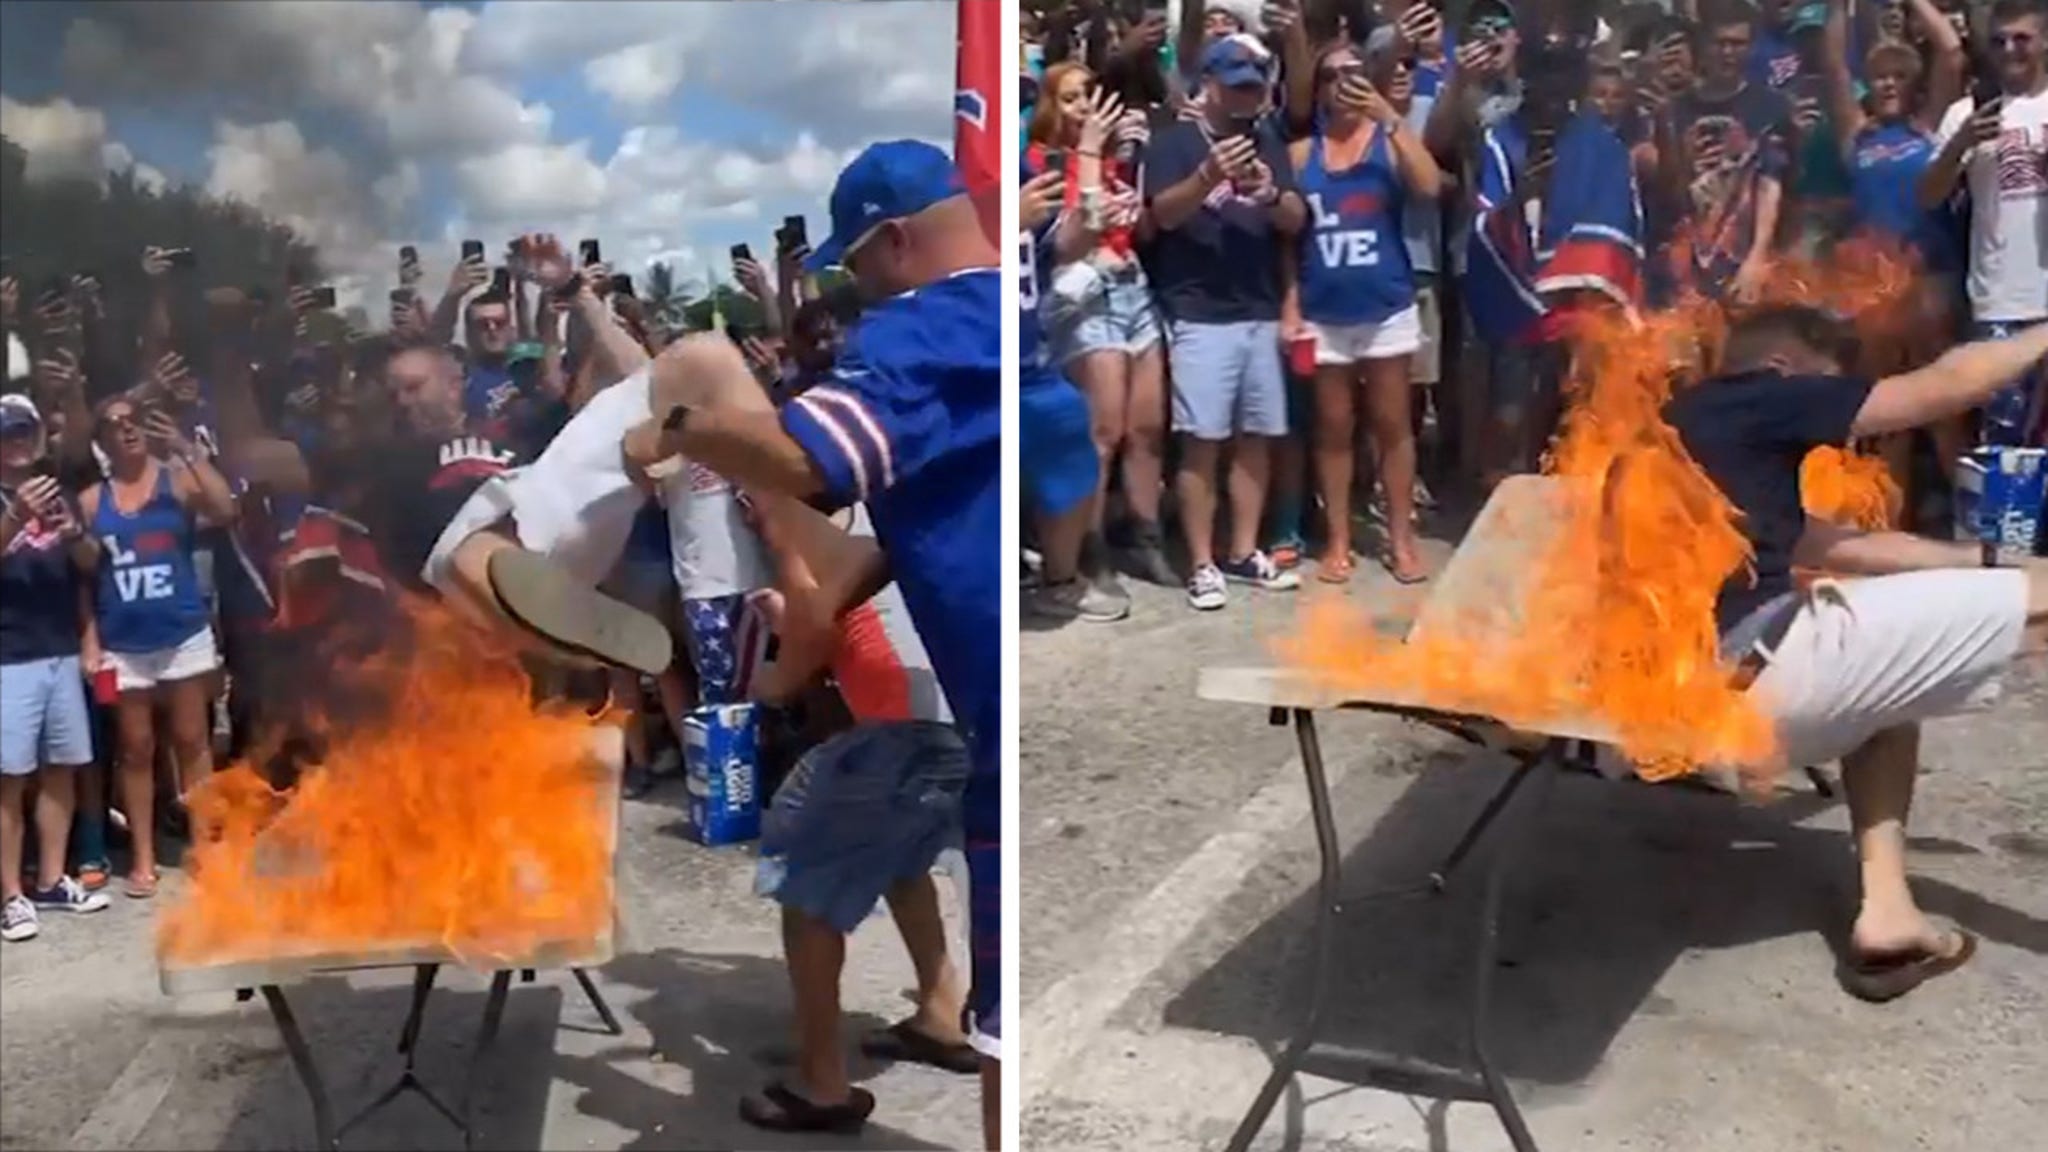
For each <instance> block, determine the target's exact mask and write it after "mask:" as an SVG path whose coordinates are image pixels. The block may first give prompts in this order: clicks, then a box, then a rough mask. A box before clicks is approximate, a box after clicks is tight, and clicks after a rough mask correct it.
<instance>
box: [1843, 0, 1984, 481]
mask: <svg viewBox="0 0 2048 1152" xmlns="http://www.w3.org/2000/svg"><path fill="white" fill-rule="evenodd" d="M1905 7H1906V9H1907V10H1908V12H1909V14H1910V16H1911V18H1912V21H1913V23H1914V25H1915V26H1917V28H1918V29H1919V32H1920V35H1921V37H1922V39H1923V40H1924V41H1925V45H1926V47H1925V52H1926V55H1925V57H1923V56H1922V50H1921V49H1920V48H1916V47H1915V46H1913V45H1912V44H1910V43H1907V42H1905V41H1903V40H1894V39H1883V40H1880V41H1878V43H1877V44H1876V46H1875V47H1873V48H1871V49H1870V51H1869V53H1868V54H1867V55H1866V56H1865V58H1864V67H1863V71H1864V75H1865V76H1866V77H1867V78H1868V83H1869V86H1870V92H1869V96H1868V97H1867V99H1863V100H1858V99H1857V95H1856V83H1855V79H1854V78H1853V77H1852V76H1851V74H1850V67H1849V52H1850V48H1849V44H1850V29H1849V18H1848V14H1847V12H1846V11H1845V10H1844V5H1843V3H1842V2H1841V0H1833V2H1832V3H1830V4H1829V10H1828V25H1827V29H1826V34H1825V36H1824V37H1823V40H1822V44H1823V50H1822V58H1823V68H1824V70H1825V72H1826V77H1827V90H1828V95H1829V102H1830V104H1831V105H1832V107H1831V108H1830V109H1829V114H1830V117H1831V119H1832V120H1833V122H1834V125H1835V130H1836V133H1837V143H1838V144H1839V145H1840V147H1841V149H1842V154H1843V156H1844V158H1845V159H1846V160H1847V161H1848V166H1849V191H1850V200H1851V204H1852V213H1853V214H1852V230H1853V231H1854V232H1855V233H1856V234H1858V235H1860V236H1862V237H1865V238H1868V239H1872V240H1875V241H1876V242H1878V243H1880V244H1884V245H1888V246H1896V247H1899V248H1903V249H1904V250H1905V252H1906V253H1907V254H1908V255H1909V256H1911V257H1912V258H1913V259H1916V260H1918V261H1919V263H1920V265H1921V267H1922V268H1923V269H1924V270H1925V274H1924V275H1923V276H1922V277H1921V278H1920V281H1919V290H1920V296H1919V298H1918V300H1917V302H1916V303H1917V307H1916V308H1915V309H1914V313H1913V317H1914V328H1915V330H1914V331H1912V332H1910V333H1908V334H1906V335H1905V336H1904V337H1903V339H1901V340H1900V341H1899V342H1898V344H1897V355H1898V362H1895V363H1888V364H1870V365H1864V366H1862V367H1863V368H1864V370H1866V371H1870V372H1891V371H1906V370H1908V369H1911V368H1916V367H1919V366H1920V365H1922V364H1925V363H1926V362H1928V361H1929V360H1932V359H1933V358H1934V357H1935V356H1937V355H1939V354H1940V353H1941V352H1943V351H1944V350H1946V349H1947V348H1948V347H1949V345H1950V344H1952V343H1953V342H1954V340H1955V336H1956V322H1957V317H1958V314H1959V313H1958V304H1959V301H1960V299H1961V294H1962V289H1961V285H1960V278H1961V274H1962V267H1963V259H1962V246H1961V243H1960V238H1959V233H1958V230H1957V228H1956V226H1955V219H1954V215H1953V213H1952V212H1951V210H1950V208H1949V206H1948V205H1945V204H1944V205H1937V206H1936V207H1934V208H1931V209H1930V208H1925V207H1923V206H1922V205H1921V202H1920V178H1921V176H1922V175H1923V174H1924V173H1925V172H1926V171H1927V168H1928V165H1930V164H1931V163H1933V161H1934V158H1935V156H1936V154H1938V153H1939V152H1940V150H1941V149H1940V147H1939V144H1938V142H1937V140H1936V137H1935V132H1936V129H1937V128H1938V127H1939V123H1940V120H1941V116H1942V113H1944V112H1946V111H1947V110H1948V107H1949V105H1951V104H1953V103H1954V102H1955V101H1956V100H1958V99H1960V98H1961V96H1962V92H1963V73H1964V70H1965V68H1966V67H1967V56H1966V54H1965V52H1964V48H1963V41H1962V37H1961V36H1960V35H1959V34H1958V33H1957V32H1956V29H1955V26H1954V25H1953V24H1951V23H1950V22H1949V20H1948V17H1947V16H1946V15H1944V14H1943V13H1942V12H1941V10H1940V9H1939V8H1937V7H1936V6H1935V4H1934V0H1906V4H1905ZM1932 432H1933V436H1934V441H1935V451H1936V453H1937V454H1938V455H1939V457H1940V458H1941V459H1942V460H1945V461H1954V460H1955V459H1956V458H1957V457H1958V456H1961V455H1962V453H1963V452H1964V451H1965V450H1966V449H1967V448H1968V447H1969V440H1968V430H1967V424H1966V422H1965V421H1963V420H1951V421H1947V422H1945V423H1943V424H1941V425H1938V426H1936V427H1935V428H1934V429H1933V430H1932ZM1911 447H1912V438H1911V437H1910V436H1894V437H1890V438H1888V439H1887V440H1886V441H1885V443H1884V444H1883V450H1884V454H1885V457H1886V460H1887V461H1888V463H1889V464H1890V466H1891V471H1892V476H1893V478H1894V479H1896V480H1897V481H1898V482H1899V484H1900V486H1901V488H1902V489H1903V490H1905V491H1907V492H1908V493H1909V500H1908V502H1907V504H1906V507H1908V508H1911V507H1912V506H1913V504H1912V502H1911V500H1910V493H1911V487H1910V481H1911V478H1912V472H1913V469H1912V453H1911Z"/></svg>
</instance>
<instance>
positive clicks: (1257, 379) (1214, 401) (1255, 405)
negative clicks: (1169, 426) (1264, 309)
mask: <svg viewBox="0 0 2048 1152" xmlns="http://www.w3.org/2000/svg"><path fill="white" fill-rule="evenodd" d="M1169 340H1170V343H1169V354H1170V356H1171V360H1172V369H1173V430H1174V431H1175V432H1179V433H1182V434H1185V435H1188V436H1193V437H1194V438H1195V439H1197V440H1213V441H1221V440H1228V439H1230V438H1232V437H1233V436H1237V435H1245V436H1285V435H1287V378H1286V373H1285V372H1284V370H1283V368H1282V365H1281V357H1280V322H1279V321H1277V320H1243V321H1237V322H1234V323H1227V324H1196V323H1191V322H1188V321H1179V322H1176V323H1175V324H1174V325H1173V326H1172V328H1171V330H1170V334H1169Z"/></svg>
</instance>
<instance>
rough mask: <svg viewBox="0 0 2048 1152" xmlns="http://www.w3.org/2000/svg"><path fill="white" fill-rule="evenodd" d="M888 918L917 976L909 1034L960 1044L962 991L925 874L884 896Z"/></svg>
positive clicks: (931, 884)
mask: <svg viewBox="0 0 2048 1152" xmlns="http://www.w3.org/2000/svg"><path fill="white" fill-rule="evenodd" d="M886 897H887V899H888V901H889V915H890V918H891V919H893V920H895V921H896V931H897V932H898V933H900V934H901V935H902V937H903V947H904V949H905V950H906V951H908V952H909V953H910V966H911V967H912V968H913V969H915V970H916V971H917V1015H916V1016H914V1017H912V1018H911V1020H910V1021H909V1024H910V1026H911V1027H912V1028H915V1029H916V1030H917V1031H919V1032H921V1033H923V1034H924V1035H926V1036H929V1037H931V1038H932V1039H934V1040H937V1041H939V1042H940V1043H942V1044H948V1045H955V1044H965V1043H966V1042H967V1034H966V1033H965V1032H964V1031H962V1030H961V1028H960V1010H961V1008H962V1007H964V1006H965V1005H966V1003H967V989H966V987H964V986H963V985H962V984H961V982H960V970H959V969H958V968H955V967H954V966H953V959H952V956H951V955H950V953H949V952H948V950H947V948H946V921H945V918H944V916H943V915H941V914H940V912H939V887H938V885H937V884H936V883H934V882H933V881H932V878H931V876H930V874H929V873H927V874H925V875H922V876H913V877H911V878H910V879H908V880H899V881H897V882H896V884H894V885H893V886H891V887H890V889H889V891H888V892H887V893H886Z"/></svg>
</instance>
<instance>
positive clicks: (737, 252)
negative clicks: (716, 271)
mask: <svg viewBox="0 0 2048 1152" xmlns="http://www.w3.org/2000/svg"><path fill="white" fill-rule="evenodd" d="M753 258H754V250H753V249H752V248H750V247H748V246H747V245H745V244H735V245H733V246H732V262H733V263H735V264H737V263H739V262H740V261H742V260H752V259H753Z"/></svg>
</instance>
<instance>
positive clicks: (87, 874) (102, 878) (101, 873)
mask: <svg viewBox="0 0 2048 1152" xmlns="http://www.w3.org/2000/svg"><path fill="white" fill-rule="evenodd" d="M78 884H79V887H81V888H84V889H85V890H86V891H87V892H97V891H99V890H100V889H102V888H105V887H106V886H107V863H106V861H104V860H89V861H87V862H86V863H83V864H80V865H79V866H78Z"/></svg>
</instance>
